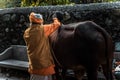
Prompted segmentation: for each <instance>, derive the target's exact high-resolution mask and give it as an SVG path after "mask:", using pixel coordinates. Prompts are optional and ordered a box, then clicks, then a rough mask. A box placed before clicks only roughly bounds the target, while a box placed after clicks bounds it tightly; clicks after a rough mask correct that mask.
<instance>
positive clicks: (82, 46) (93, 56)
mask: <svg viewBox="0 0 120 80" xmlns="http://www.w3.org/2000/svg"><path fill="white" fill-rule="evenodd" d="M50 42H51V45H52V48H53V52H54V55H55V56H56V59H57V60H55V62H56V61H58V62H57V63H56V67H58V66H59V65H58V64H60V66H61V67H62V68H63V69H73V70H75V69H76V68H75V67H78V66H83V67H84V68H85V71H86V73H87V77H88V80H97V69H98V67H99V66H100V65H101V66H102V69H103V72H104V75H105V76H106V79H107V80H113V78H112V58H113V51H114V47H113V43H112V38H111V36H110V35H109V34H108V33H107V32H106V31H105V30H104V29H103V28H101V27H100V26H99V25H97V24H95V23H94V22H91V21H85V22H79V23H73V24H68V25H62V26H61V27H60V28H59V29H57V30H56V31H55V32H53V33H52V34H51V35H50ZM56 73H57V72H56Z"/></svg>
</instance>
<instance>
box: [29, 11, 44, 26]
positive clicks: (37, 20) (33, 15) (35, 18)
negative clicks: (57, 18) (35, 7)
mask: <svg viewBox="0 0 120 80" xmlns="http://www.w3.org/2000/svg"><path fill="white" fill-rule="evenodd" d="M29 20H30V22H31V23H32V22H33V23H38V24H41V23H43V17H42V15H41V14H36V13H34V12H31V13H30V16H29Z"/></svg>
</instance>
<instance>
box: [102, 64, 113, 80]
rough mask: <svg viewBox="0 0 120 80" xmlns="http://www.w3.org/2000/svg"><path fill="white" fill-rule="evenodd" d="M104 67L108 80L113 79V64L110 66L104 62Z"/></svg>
mask: <svg viewBox="0 0 120 80" xmlns="http://www.w3.org/2000/svg"><path fill="white" fill-rule="evenodd" d="M111 65H112V64H111ZM102 69H103V73H104V75H105V77H106V80H113V73H112V66H110V65H109V66H108V65H107V64H102Z"/></svg>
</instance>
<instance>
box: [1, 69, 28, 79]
mask: <svg viewBox="0 0 120 80" xmlns="http://www.w3.org/2000/svg"><path fill="white" fill-rule="evenodd" d="M0 80H29V74H28V73H27V72H26V71H20V70H14V69H12V70H11V69H2V70H1V71H0Z"/></svg>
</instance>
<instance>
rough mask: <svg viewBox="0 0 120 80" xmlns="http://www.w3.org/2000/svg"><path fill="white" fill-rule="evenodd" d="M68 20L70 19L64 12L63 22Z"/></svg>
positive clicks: (68, 14)
mask: <svg viewBox="0 0 120 80" xmlns="http://www.w3.org/2000/svg"><path fill="white" fill-rule="evenodd" d="M70 18H71V16H70V13H68V12H64V17H63V20H64V21H66V20H68V19H70Z"/></svg>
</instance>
